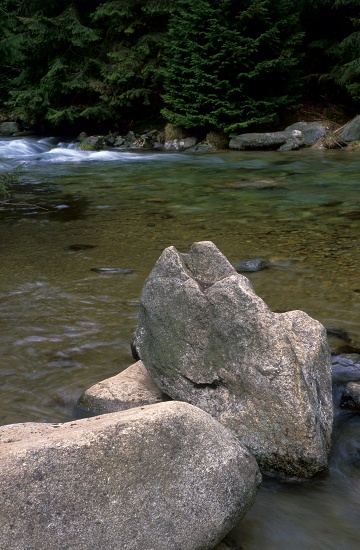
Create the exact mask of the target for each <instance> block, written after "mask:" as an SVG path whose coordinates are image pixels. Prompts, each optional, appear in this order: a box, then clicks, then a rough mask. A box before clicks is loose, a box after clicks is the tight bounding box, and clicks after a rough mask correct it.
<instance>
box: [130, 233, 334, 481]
mask: <svg viewBox="0 0 360 550" xmlns="http://www.w3.org/2000/svg"><path fill="white" fill-rule="evenodd" d="M134 346H135V348H136V350H137V352H138V354H139V356H140V358H141V360H142V362H143V363H144V365H145V367H146V368H147V369H148V371H149V373H150V376H151V377H152V378H153V379H154V381H155V382H156V384H157V385H158V386H159V387H160V388H161V389H162V391H164V392H165V393H166V394H168V395H170V396H171V397H172V398H173V399H178V400H182V401H186V402H188V403H192V404H193V405H196V406H197V407H200V408H202V409H203V410H205V411H207V412H208V413H210V414H211V415H213V416H214V417H215V418H217V419H218V420H219V421H220V422H222V423H223V424H224V425H225V426H226V427H228V428H229V429H231V430H232V431H233V432H234V433H235V434H236V436H237V437H238V438H239V440H240V441H241V442H242V443H243V444H244V445H245V446H246V447H248V448H249V449H250V451H251V452H252V453H253V454H254V455H255V457H256V459H257V460H258V462H259V465H260V467H261V469H262V470H264V471H266V472H275V473H279V474H284V475H286V476H294V477H299V478H303V477H305V478H306V477H311V476H313V475H315V474H316V473H318V472H320V471H322V470H323V469H324V468H325V467H326V465H327V457H328V452H329V448H330V441H331V431H332V419H333V405H332V393H331V357H330V351H329V347H328V344H327V337H326V330H325V328H324V327H323V326H322V325H321V324H320V323H319V322H318V321H316V320H314V319H312V318H311V317H309V316H308V315H307V314H306V313H304V312H302V311H289V312H286V313H273V312H272V311H271V310H270V309H269V308H268V306H267V305H266V304H265V302H264V301H263V300H262V299H261V298H260V297H258V296H257V295H256V294H255V292H254V290H253V288H252V286H251V284H250V281H249V280H248V279H247V278H246V277H244V276H243V275H240V274H238V273H237V272H236V270H235V269H234V267H233V266H232V265H231V264H230V262H229V261H228V260H227V259H226V258H225V256H223V254H222V253H221V252H220V251H219V250H218V248H217V247H216V246H215V245H214V244H213V243H212V242H210V241H204V242H200V243H194V244H193V245H192V247H191V249H190V252H189V253H188V254H181V253H179V252H178V251H177V250H176V248H174V247H169V248H167V249H165V250H164V252H163V253H162V255H161V257H160V258H159V260H158V261H157V262H156V264H155V267H154V269H153V270H152V272H151V273H150V275H149V277H148V279H147V281H146V283H145V285H144V288H143V291H142V294H141V298H140V311H139V324H138V328H137V331H136V333H135V339H134Z"/></svg>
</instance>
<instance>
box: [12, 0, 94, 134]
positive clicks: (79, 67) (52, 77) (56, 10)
mask: <svg viewBox="0 0 360 550" xmlns="http://www.w3.org/2000/svg"><path fill="white" fill-rule="evenodd" d="M91 6H92V7H93V8H94V2H89V3H88V6H87V9H86V10H84V8H83V3H82V2H79V5H77V3H76V2H74V1H71V0H63V1H62V2H58V1H56V0H49V1H48V2H46V3H44V2H42V1H38V0H31V1H29V2H27V3H23V2H22V3H20V4H19V7H18V10H17V11H16V21H17V24H16V28H15V29H14V32H15V33H16V35H17V36H18V38H19V40H20V42H21V46H20V51H19V55H18V59H17V65H18V75H17V76H16V77H15V78H13V80H12V83H11V90H10V92H9V93H10V99H9V101H8V105H9V107H10V108H11V110H12V113H13V115H14V116H16V117H18V118H20V119H21V120H23V121H24V122H27V123H29V124H32V125H34V124H35V125H38V126H39V125H41V124H42V123H43V122H45V124H46V123H47V124H51V125H61V124H63V123H66V124H69V123H70V124H73V123H74V122H75V121H76V120H77V119H79V118H81V117H82V115H83V112H84V110H85V109H86V106H87V105H88V104H89V103H91V102H92V101H94V100H95V97H96V93H95V92H94V90H93V89H92V81H93V80H95V77H96V75H97V74H99V66H98V62H97V60H96V59H94V58H93V57H92V56H91V54H90V53H89V48H90V46H92V45H93V44H94V43H96V42H98V41H99V39H100V35H99V33H98V32H97V30H96V29H92V28H90V27H89V26H88V25H87V22H88V21H89V18H88V15H89V14H88V10H89V9H90V8H91Z"/></svg>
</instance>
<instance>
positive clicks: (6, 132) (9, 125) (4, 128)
mask: <svg viewBox="0 0 360 550" xmlns="http://www.w3.org/2000/svg"><path fill="white" fill-rule="evenodd" d="M18 132H20V126H19V125H18V123H17V122H1V123H0V135H2V136H12V135H13V134H17V133H18Z"/></svg>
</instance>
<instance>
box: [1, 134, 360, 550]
mask: <svg viewBox="0 0 360 550" xmlns="http://www.w3.org/2000/svg"><path fill="white" fill-rule="evenodd" d="M19 165H21V169H19V172H18V175H19V181H18V183H16V184H15V185H14V186H13V187H12V193H11V197H10V199H9V200H3V201H2V203H1V204H0V326H1V330H0V351H1V353H0V387H1V400H0V424H9V423H16V422H25V421H39V422H61V421H67V420H70V419H72V418H73V417H74V414H75V407H74V406H75V403H76V400H77V398H78V397H79V395H80V394H81V393H82V392H83V391H84V389H86V388H87V387H89V386H90V385H92V384H94V383H96V382H98V381H100V380H102V379H104V378H107V377H109V376H113V375H115V374H117V373H118V372H119V371H121V370H123V369H125V368H126V367H127V366H129V365H130V364H131V363H132V362H133V360H132V357H131V352H130V345H129V342H130V340H131V335H132V333H133V331H134V330H135V328H136V324H137V313H138V299H139V295H140V292H141V289H142V286H143V284H144V282H145V279H146V277H147V276H148V274H149V273H150V271H151V269H152V267H153V265H154V263H155V261H156V260H157V258H158V257H159V255H160V254H161V252H162V251H163V249H164V248H165V247H167V246H170V245H174V246H176V248H178V249H179V250H180V251H181V252H186V251H188V249H189V247H190V245H191V244H192V243H193V242H194V241H200V240H212V241H213V242H214V243H215V244H216V245H217V246H218V247H219V248H220V250H221V251H222V252H223V253H224V254H225V255H226V256H227V258H228V259H229V260H230V261H231V262H233V263H235V262H239V261H241V260H247V259H250V258H267V259H269V260H270V261H271V267H270V268H269V269H266V270H262V271H260V272H257V273H249V274H246V275H247V276H248V277H249V279H250V280H251V282H252V284H253V286H254V288H255V291H256V292H257V294H258V295H259V296H261V297H262V298H263V299H264V300H265V302H266V303H267V304H268V305H269V307H270V308H271V309H273V310H274V311H286V310H291V309H302V310H304V311H306V312H307V313H308V314H309V315H311V316H312V317H314V318H316V319H318V320H319V321H321V322H322V323H323V324H324V325H325V326H326V327H327V328H328V329H329V343H330V346H331V349H332V352H333V353H338V352H341V351H356V350H359V349H360V315H359V313H360V280H359V265H360V263H359V260H360V248H359V246H360V243H359V241H360V199H359V196H360V195H359V191H360V153H359V152H356V151H354V152H350V151H327V150H325V151H315V150H308V149H307V150H300V151H295V152H286V153H279V152H230V151H224V152H217V153H211V154H209V153H208V154H189V153H162V152H144V151H142V152H139V151H136V150H128V151H115V150H111V151H101V152H89V151H79V150H77V149H76V146H75V145H74V144H72V143H68V142H63V143H61V142H59V140H57V139H55V138H37V137H26V138H16V139H15V138H11V139H6V138H2V139H0V173H1V172H4V171H9V170H13V169H14V168H16V167H18V166H19ZM99 268H126V269H131V270H133V271H132V272H131V273H121V272H117V271H114V272H109V271H102V270H101V269H100V270H99ZM336 418H337V420H336V422H337V423H336V430H335V438H334V450H333V453H332V457H331V462H330V468H329V472H327V473H326V474H325V475H323V476H321V478H317V479H315V480H312V481H310V482H307V483H306V484H304V483H296V484H294V483H284V482H280V481H279V480H266V481H265V483H264V485H263V487H262V489H261V491H260V493H259V495H258V497H257V500H256V503H255V505H254V507H253V508H252V510H250V512H249V513H248V515H247V516H246V517H245V519H244V520H243V521H242V522H241V523H240V524H239V526H238V527H237V528H236V529H235V530H234V532H233V538H234V539H235V540H236V542H237V544H238V545H239V546H240V545H241V548H243V549H244V550H275V549H276V550H279V549H280V550H283V549H284V550H285V549H289V548H291V549H294V550H297V549H299V550H300V549H301V550H313V549H314V550H315V549H316V550H322V549H329V550H330V549H334V550H355V549H358V548H359V545H360V542H359V541H360V472H359V467H360V422H359V415H357V414H349V413H345V412H338V414H337V416H336Z"/></svg>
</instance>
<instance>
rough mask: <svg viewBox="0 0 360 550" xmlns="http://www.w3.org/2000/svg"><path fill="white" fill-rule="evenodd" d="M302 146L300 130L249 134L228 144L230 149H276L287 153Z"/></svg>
mask: <svg viewBox="0 0 360 550" xmlns="http://www.w3.org/2000/svg"><path fill="white" fill-rule="evenodd" d="M303 144H304V139H303V135H302V132H300V130H288V131H285V130H284V131H283V132H266V133H253V134H251V133H249V134H240V135H238V136H236V137H234V138H232V139H231V140H230V142H229V148H230V149H237V150H245V149H278V150H279V151H287V150H291V149H299V147H301V146H302V145H303Z"/></svg>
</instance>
